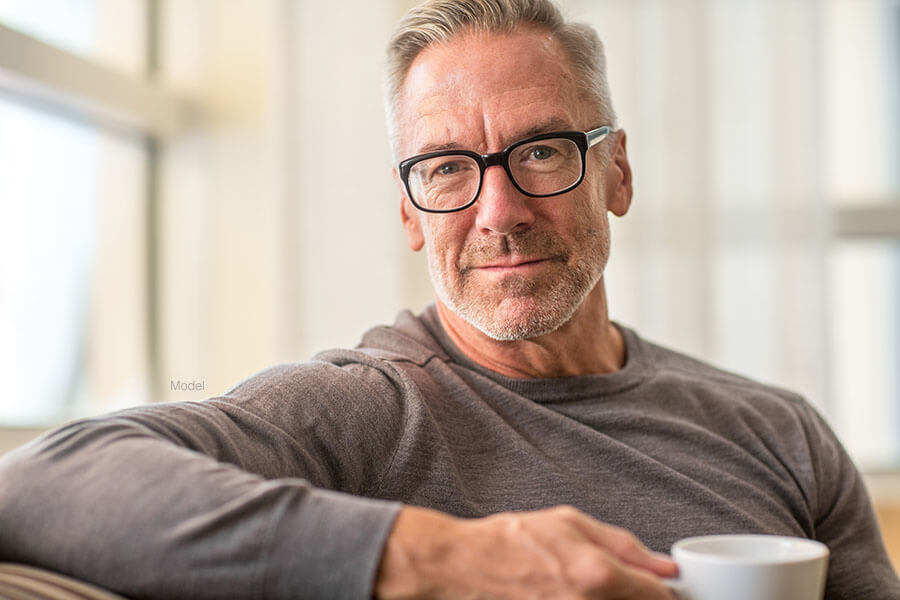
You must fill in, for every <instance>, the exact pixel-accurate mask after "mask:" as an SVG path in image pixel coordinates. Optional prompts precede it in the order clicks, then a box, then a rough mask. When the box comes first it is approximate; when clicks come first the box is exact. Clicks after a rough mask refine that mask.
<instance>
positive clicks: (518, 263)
mask: <svg viewBox="0 0 900 600" xmlns="http://www.w3.org/2000/svg"><path fill="white" fill-rule="evenodd" d="M546 260H547V259H546V258H520V257H509V258H506V259H503V260H497V261H494V262H491V263H489V264H485V265H479V266H476V267H475V268H476V269H488V270H501V269H515V268H519V267H527V266H530V265H536V264H538V263H542V262H545V261H546Z"/></svg>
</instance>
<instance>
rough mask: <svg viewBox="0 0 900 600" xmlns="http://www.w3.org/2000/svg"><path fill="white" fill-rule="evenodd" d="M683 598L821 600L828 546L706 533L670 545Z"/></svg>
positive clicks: (771, 537)
mask: <svg viewBox="0 0 900 600" xmlns="http://www.w3.org/2000/svg"><path fill="white" fill-rule="evenodd" d="M672 558H673V559H674V560H675V562H676V563H678V579H674V580H668V581H667V583H668V585H669V587H670V588H671V589H672V590H674V591H675V592H676V593H677V594H678V596H679V598H682V599H684V600H723V599H727V600H822V596H823V595H824V593H825V573H826V571H827V569H828V547H827V546H826V545H825V544H822V543H820V542H817V541H814V540H808V539H804V538H795V537H784V536H777V535H709V536H702V537H693V538H686V539H683V540H680V541H678V542H675V544H674V545H673V546H672Z"/></svg>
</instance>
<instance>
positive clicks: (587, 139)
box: [397, 125, 612, 214]
mask: <svg viewBox="0 0 900 600" xmlns="http://www.w3.org/2000/svg"><path fill="white" fill-rule="evenodd" d="M610 133H612V127H610V126H609V125H603V126H602V127H597V128H596V129H591V130H590V131H555V132H550V133H542V134H540V135H536V136H534V137H530V138H527V139H524V140H520V141H518V142H515V143H513V144H510V145H509V146H507V147H506V148H505V149H504V150H502V151H500V152H493V153H491V154H478V153H477V152H472V151H471V150H438V151H436V152H427V153H425V154H418V155H416V156H413V157H410V158H407V159H406V160H403V161H401V162H400V164H399V165H398V166H397V170H398V171H399V172H400V179H401V180H402V181H403V186H404V187H405V188H406V195H407V197H408V198H409V200H410V202H412V203H413V206H415V207H416V208H417V209H419V210H421V211H423V212H427V213H439V214H447V213H454V212H459V211H461V210H465V209H467V208H469V207H470V206H472V205H473V204H475V202H476V201H477V200H478V196H480V195H481V186H482V185H483V184H484V172H485V171H486V170H487V168H488V167H493V166H501V167H503V170H504V171H506V175H507V177H509V180H510V181H511V182H512V184H513V186H515V188H516V189H517V190H519V191H520V192H522V193H523V194H525V195H526V196H528V197H530V198H550V197H552V196H559V195H561V194H565V193H566V192H571V191H572V190H574V189H575V188H577V187H578V186H579V185H581V182H582V181H584V173H585V169H586V167H587V151H588V148H591V147H592V146H594V145H596V144H598V143H600V142H601V141H603V140H604V139H605V138H606V137H607V136H608V135H609V134H610ZM554 138H563V139H568V140H571V141H573V142H575V145H576V146H578V150H579V151H580V152H581V174H580V175H579V176H578V179H577V180H576V181H575V183H573V184H572V185H570V186H569V187H567V188H565V189H562V190H560V191H558V192H553V193H552V194H532V193H531V192H528V191H526V190H524V189H522V187H521V186H520V185H519V182H518V181H516V178H515V177H513V174H512V171H511V170H510V168H509V155H510V154H511V153H512V152H513V151H514V150H515V149H516V148H518V147H519V146H523V145H525V144H530V143H532V142H539V141H540V140H549V139H554ZM439 156H467V157H469V158H471V159H472V160H474V161H475V163H476V164H477V165H478V167H479V170H480V173H479V176H478V189H476V190H475V195H474V196H473V197H472V200H471V201H470V202H468V203H466V204H464V205H462V206H459V207H457V208H447V209H444V208H425V207H424V206H422V205H420V204H419V203H418V202H416V201H415V199H414V198H413V193H412V189H410V187H409V172H410V171H411V170H412V168H413V166H415V165H416V163H420V162H422V161H423V160H428V159H431V158H437V157H439Z"/></svg>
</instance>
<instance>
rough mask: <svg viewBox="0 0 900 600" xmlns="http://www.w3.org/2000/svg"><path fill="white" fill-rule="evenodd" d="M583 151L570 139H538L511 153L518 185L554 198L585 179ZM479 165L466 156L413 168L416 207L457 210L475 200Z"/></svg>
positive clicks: (430, 161)
mask: <svg viewBox="0 0 900 600" xmlns="http://www.w3.org/2000/svg"><path fill="white" fill-rule="evenodd" d="M581 161H582V158H581V150H580V149H579V147H578V144H576V143H575V142H574V141H572V140H570V139H567V138H551V139H544V140H536V141H533V142H527V143H525V144H522V145H519V146H516V147H515V148H513V150H512V151H511V152H510V154H509V171H510V173H511V174H512V177H513V179H514V180H515V182H516V184H517V185H518V186H519V187H520V188H521V189H522V190H523V191H525V192H527V193H529V194H533V195H535V196H546V195H552V194H555V193H557V192H561V191H563V190H565V189H566V188H569V187H571V186H572V185H574V184H575V183H576V182H577V181H578V179H579V178H580V177H581V169H582V166H581ZM481 177H482V173H481V168H480V166H479V164H478V162H477V161H476V160H475V159H474V158H472V157H470V156H466V155H464V154H450V155H443V156H437V157H434V158H429V159H426V160H423V161H420V162H418V163H416V164H415V165H413V167H412V169H410V172H409V188H410V192H411V193H412V196H413V199H414V200H415V202H416V204H418V205H420V206H422V207H423V208H426V209H429V210H453V209H455V208H460V207H462V206H465V205H466V204H469V203H470V202H471V201H472V200H474V199H475V195H476V194H477V193H478V189H479V186H480V184H481Z"/></svg>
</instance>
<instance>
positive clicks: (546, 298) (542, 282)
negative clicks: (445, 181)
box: [428, 230, 609, 341]
mask: <svg viewBox="0 0 900 600" xmlns="http://www.w3.org/2000/svg"><path fill="white" fill-rule="evenodd" d="M598 236H599V239H598ZM577 243H578V245H579V248H582V249H583V248H589V249H590V251H589V252H588V253H587V254H586V255H584V256H582V257H581V258H580V259H579V260H577V261H576V262H574V263H571V252H570V251H569V250H568V249H567V248H564V247H562V246H561V245H560V244H559V243H558V241H557V238H555V237H553V236H552V235H551V234H547V233H541V232H536V231H526V232H524V233H522V234H510V235H506V236H503V237H502V238H497V240H496V241H494V242H492V243H491V242H484V243H477V244H475V243H473V244H470V245H469V246H467V247H466V248H464V249H463V252H462V253H461V255H460V258H459V263H460V265H462V266H458V267H457V275H458V279H456V280H455V282H451V281H450V280H449V279H448V278H447V277H446V273H444V272H443V271H444V270H443V268H442V265H441V263H440V262H439V261H438V260H437V257H435V256H433V255H432V253H431V252H429V255H428V259H429V260H428V266H429V271H430V274H431V280H432V282H433V284H434V288H435V290H436V293H437V295H438V298H440V300H441V302H443V303H444V304H445V305H446V306H447V307H448V308H450V309H451V310H452V311H453V312H455V313H456V314H458V315H459V316H460V317H462V318H463V319H464V320H465V321H467V322H468V323H469V324H471V325H472V326H473V327H475V328H477V329H478V330H479V331H481V332H482V333H484V334H485V335H487V336H488V337H490V338H493V339H495V340H501V341H515V340H525V339H531V338H535V337H539V336H542V335H546V334H548V333H552V332H553V331H556V330H557V329H559V328H560V327H562V326H563V325H564V324H565V323H566V322H568V321H569V319H571V318H572V315H574V314H575V311H577V310H578V308H579V307H580V306H581V305H582V303H583V302H584V300H585V298H587V295H588V294H589V293H590V292H591V290H593V289H594V287H595V286H596V285H597V282H598V281H599V280H600V278H601V277H602V275H603V270H604V268H605V266H606V258H607V256H608V252H609V236H608V234H606V232H605V231H599V230H586V231H584V232H583V235H582V236H580V238H579V239H578V240H577ZM514 253H518V254H520V255H525V256H535V255H538V256H543V257H550V259H551V261H553V262H554V263H556V264H557V266H558V269H556V270H557V271H559V276H558V277H557V278H556V279H555V280H553V281H548V280H547V279H546V276H545V277H543V278H540V279H534V278H529V277H525V276H520V275H511V276H507V277H505V278H504V279H503V280H502V281H501V282H499V284H497V285H496V286H495V288H494V289H493V290H484V292H488V293H479V289H478V288H476V287H475V286H476V285H477V284H476V282H474V281H472V277H471V275H472V267H471V266H467V265H477V264H485V263H488V262H491V261H492V260H493V259H497V258H500V257H503V256H508V255H511V254H514ZM448 283H455V287H454V288H453V289H451V288H450V287H449V286H448ZM497 292H499V294H498V293H497ZM497 297H500V298H501V299H500V301H499V304H498V301H497V300H496V298H497ZM517 303H518V304H519V306H516V304H517ZM502 304H512V307H504V306H502Z"/></svg>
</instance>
